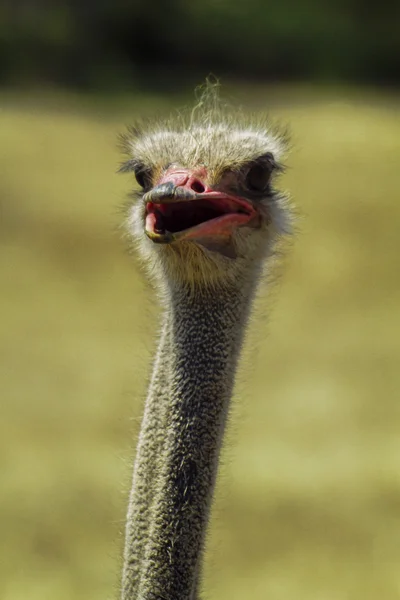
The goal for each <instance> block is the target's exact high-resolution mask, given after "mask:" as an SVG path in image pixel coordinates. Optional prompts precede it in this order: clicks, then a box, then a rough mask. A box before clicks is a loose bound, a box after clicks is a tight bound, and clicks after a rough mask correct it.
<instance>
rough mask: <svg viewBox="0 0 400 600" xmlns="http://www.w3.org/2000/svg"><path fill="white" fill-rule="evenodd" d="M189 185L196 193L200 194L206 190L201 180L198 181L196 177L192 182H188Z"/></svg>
mask: <svg viewBox="0 0 400 600" xmlns="http://www.w3.org/2000/svg"><path fill="white" fill-rule="evenodd" d="M190 187H191V188H192V190H193V191H194V192H196V194H202V193H203V192H205V190H206V188H205V187H204V185H203V184H202V183H201V181H198V180H197V179H195V180H194V181H192V183H191V184H190Z"/></svg>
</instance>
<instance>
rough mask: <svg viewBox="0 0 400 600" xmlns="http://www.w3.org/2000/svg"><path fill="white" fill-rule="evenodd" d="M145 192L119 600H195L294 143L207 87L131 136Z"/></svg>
mask: <svg viewBox="0 0 400 600" xmlns="http://www.w3.org/2000/svg"><path fill="white" fill-rule="evenodd" d="M122 140H123V148H124V152H125V154H126V155H127V161H126V162H125V163H124V164H123V165H122V167H121V171H123V172H132V173H133V174H134V176H135V177H136V180H137V183H138V184H139V186H140V187H141V190H140V191H139V192H136V193H134V196H133V197H134V201H133V202H132V203H131V205H130V207H129V217H128V226H129V231H130V233H131V234H132V236H133V238H134V239H135V240H136V242H137V245H138V247H139V252H140V254H141V256H142V258H143V259H144V263H145V265H146V266H147V269H148V271H149V274H150V276H151V278H152V279H153V280H154V282H155V286H156V289H157V290H158V291H159V298H160V305H161V307H162V317H161V326H160V334H159V345H158V351H157V354H156V358H155V363H154V369H153V374H152V378H151V381H150V386H149V391H148V396H147V400H146V403H145V411H144V416H143V420H142V425H141V431H140V436H139V441H138V447H137V453H136V460H135V465H134V473H133V485H132V491H131V495H130V499H129V508H128V515H127V524H126V539H125V550H124V565H123V573H122V584H121V598H122V600H196V599H197V598H198V595H199V589H198V588H199V579H200V576H201V557H202V552H203V546H204V539H205V531H206V526H207V522H208V518H209V512H210V505H211V500H212V495H213V488H214V483H215V479H216V472H217V466H218V457H219V453H220V448H221V441H222V437H223V433H224V427H225V423H226V418H227V413H228V410H229V403H230V398H231V395H232V389H233V385H234V378H235V371H236V368H237V362H238V358H239V354H240V349H241V345H242V342H243V337H244V333H245V329H246V326H247V322H248V317H249V313H250V309H251V305H252V301H253V297H254V295H255V292H256V288H257V284H258V281H259V280H260V278H261V275H262V273H263V271H264V272H265V271H266V270H267V271H268V270H269V269H268V268H269V266H270V263H271V262H272V261H273V257H274V250H275V249H276V248H277V245H278V243H279V240H280V238H281V237H282V234H285V233H287V232H288V231H289V229H290V210H289V204H288V199H287V198H286V197H285V196H284V195H283V194H281V193H279V192H277V191H276V189H275V188H274V187H273V181H274V178H275V176H276V175H277V174H278V173H279V172H280V171H281V170H282V165H281V162H280V161H281V157H282V153H283V151H284V149H285V145H286V144H285V140H284V138H283V137H282V136H281V135H280V134H279V132H278V131H277V130H276V129H273V128H271V126H270V125H269V124H268V122H267V121H266V120H265V119H264V118H257V117H245V116H244V115H242V114H241V112H240V111H234V110H232V109H227V108H226V107H224V106H223V105H222V104H221V102H220V101H219V98H218V92H217V91H216V90H215V88H213V87H208V89H206V91H205V92H204V94H203V97H202V98H201V99H200V102H199V103H198V105H197V106H196V107H195V109H193V111H192V112H191V113H189V114H188V115H185V114H180V115H179V116H178V117H177V118H175V119H170V120H168V121H165V122H164V123H158V124H155V125H152V124H150V125H149V124H147V125H145V126H143V125H141V126H138V127H136V128H132V129H130V130H129V131H128V133H127V134H125V135H124V136H122Z"/></svg>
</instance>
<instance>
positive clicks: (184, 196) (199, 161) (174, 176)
mask: <svg viewBox="0 0 400 600" xmlns="http://www.w3.org/2000/svg"><path fill="white" fill-rule="evenodd" d="M206 94H208V95H209V96H210V93H209V91H208V92H206ZM211 96H213V97H212V99H211V100H210V97H208V98H206V99H204V97H203V98H202V100H201V102H200V104H199V105H198V106H197V107H195V109H194V110H193V111H192V112H191V113H190V114H189V115H188V116H185V115H184V114H183V115H182V114H181V115H180V116H179V117H178V118H176V119H171V120H168V121H165V122H163V123H159V124H157V125H151V126H147V127H146V126H139V127H135V128H131V129H130V130H129V131H128V133H127V134H126V135H124V136H123V138H122V139H123V149H124V152H125V154H126V155H127V156H128V160H127V161H126V162H125V163H124V164H123V165H122V167H121V171H125V172H126V171H132V172H133V173H134V175H135V177H136V181H137V183H138V184H139V186H140V188H141V189H140V191H138V192H134V194H133V198H134V202H133V205H131V206H130V207H129V219H128V222H129V229H130V232H131V233H132V234H133V236H134V238H135V239H136V241H137V242H139V247H140V251H141V254H142V256H143V257H144V258H145V259H146V262H147V264H148V266H150V267H151V268H152V269H155V271H156V275H158V276H161V277H163V276H164V277H165V275H166V276H167V279H168V281H169V282H171V281H175V282H179V283H181V284H182V283H183V284H187V285H188V286H191V287H192V286H195V287H196V288H198V287H199V286H200V287H201V286H210V285H211V286H216V285H218V284H220V283H222V284H224V283H229V282H232V283H236V284H237V279H238V277H239V278H240V275H241V274H242V273H243V272H244V271H245V270H246V268H248V267H249V265H254V264H261V263H262V259H263V258H264V257H265V256H266V254H267V253H268V252H269V251H270V249H271V247H272V246H273V244H274V241H275V240H276V238H277V235H279V234H280V233H284V232H286V231H287V230H288V227H289V222H288V214H290V213H288V211H287V199H286V197H285V196H284V195H283V194H281V193H279V192H278V191H277V190H276V189H275V187H274V180H275V177H276V175H277V174H278V173H279V172H280V171H282V168H283V167H282V164H281V158H282V155H283V152H284V150H285V147H286V143H285V139H284V137H283V136H282V135H281V134H280V133H279V132H278V131H277V129H276V128H272V127H271V126H270V125H269V124H268V122H267V121H266V120H265V119H264V118H262V117H254V116H248V117H246V116H245V115H243V114H242V113H241V112H239V111H232V110H229V109H227V108H226V107H222V106H221V105H220V104H219V101H218V98H217V99H216V98H215V93H212V94H211ZM210 105H212V106H211V107H210Z"/></svg>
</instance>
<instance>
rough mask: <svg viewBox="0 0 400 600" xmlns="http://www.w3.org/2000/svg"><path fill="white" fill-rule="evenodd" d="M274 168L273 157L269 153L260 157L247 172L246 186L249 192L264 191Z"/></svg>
mask: <svg viewBox="0 0 400 600" xmlns="http://www.w3.org/2000/svg"><path fill="white" fill-rule="evenodd" d="M276 167H277V165H276V163H275V161H274V157H273V155H272V154H271V153H270V152H269V153H268V154H265V156H262V157H260V158H259V159H258V160H257V162H256V163H254V164H253V165H252V166H251V167H250V169H249V170H248V172H247V175H246V185H247V187H248V188H249V190H252V191H254V192H263V191H264V190H266V188H267V187H268V184H269V181H270V179H271V173H272V171H273V169H274V168H276Z"/></svg>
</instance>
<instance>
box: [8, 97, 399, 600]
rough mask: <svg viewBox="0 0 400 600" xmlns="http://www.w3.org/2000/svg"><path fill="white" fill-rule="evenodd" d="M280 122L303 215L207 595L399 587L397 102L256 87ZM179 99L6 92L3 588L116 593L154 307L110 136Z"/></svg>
mask: <svg viewBox="0 0 400 600" xmlns="http://www.w3.org/2000/svg"><path fill="white" fill-rule="evenodd" d="M237 95H238V97H239V99H240V100H241V101H244V102H245V103H246V104H247V105H248V106H251V105H254V106H255V107H256V108H258V107H262V106H266V105H269V106H270V107H271V112H272V114H273V115H276V117H278V118H279V119H281V120H282V121H283V122H285V123H289V124H290V127H291V130H292V133H293V141H294V150H293V152H292V154H291V156H290V157H289V159H288V163H289V165H290V168H289V169H288V172H287V173H286V175H285V176H284V177H283V179H282V185H283V187H284V188H286V189H289V190H290V191H291V193H292V194H293V196H294V198H295V200H296V203H297V205H298V206H299V208H300V211H301V214H302V217H301V219H300V222H299V230H300V232H299V235H298V236H297V239H296V240H295V243H294V246H293V249H292V250H291V251H290V253H289V254H288V258H287V260H286V263H285V266H284V269H283V270H282V275H281V277H280V278H279V281H278V283H277V285H276V289H275V292H274V294H273V302H272V311H271V315H270V317H269V318H268V320H267V319H266V318H265V316H263V315H265V314H266V311H267V308H266V306H265V300H261V305H262V306H261V308H259V310H258V311H257V312H256V314H255V318H254V321H253V322H254V326H253V328H252V333H251V335H250V342H249V343H248V346H247V348H246V357H245V360H244V361H243V365H242V368H241V372H240V376H239V382H238V389H237V394H236V399H235V402H234V406H233V410H232V418H231V425H230V429H229V433H228V443H227V444H226V447H225V449H224V453H223V465H222V469H221V476H220V478H219V482H218V488H217V497H216V503H215V507H214V511H213V519H212V524H211V529H210V535H209V539H208V551H207V560H206V572H205V579H204V588H205V597H206V598H207V599H209V600H228V599H229V600H244V599H247V598H251V599H252V600H264V599H266V598H268V600H350V599H351V600H377V599H383V600H395V599H398V598H400V570H399V563H400V403H399V391H398V390H399V389H400V368H399V357H400V309H399V305H400V285H399V273H400V271H399V259H400V235H399V226H400V202H399V192H400V177H399V164H400V119H399V112H398V110H397V109H396V104H397V106H398V98H397V99H396V98H393V97H392V98H387V97H384V96H379V95H378V94H376V93H375V94H373V95H372V94H370V95H368V94H366V93H364V92H363V91H360V92H358V93H354V94H349V93H348V94H345V93H343V94H342V95H340V94H338V93H334V92H329V91H328V92H325V93H320V94H317V93H316V92H315V93H312V92H310V91H308V92H307V91H301V90H297V91H296V90H271V91H270V92H268V91H267V90H261V89H252V90H250V89H245V90H241V91H238V92H237ZM174 103H175V99H173V98H169V99H168V100H167V99H163V98H153V97H152V98H150V97H139V98H133V99H131V98H124V99H119V100H112V99H108V100H104V99H103V100H99V99H96V98H80V97H78V96H74V97H72V96H69V95H62V94H58V95H57V94H52V95H48V96H45V97H40V98H39V97H34V96H33V97H27V96H26V95H24V96H22V95H20V96H15V95H12V94H3V95H2V96H0V106H1V111H0V130H1V135H2V144H1V150H0V170H1V179H0V215H1V218H0V234H1V236H0V244H1V253H0V265H1V267H0V269H1V271H0V276H1V297H0V314H1V318H0V332H1V334H0V356H1V361H0V378H1V420H0V448H1V451H0V464H1V493H0V531H1V534H0V539H1V542H0V597H1V598H2V600H27V599H28V598H29V600H47V599H48V600H95V599H96V600H99V599H101V598H104V599H108V600H111V599H114V598H116V597H117V593H116V589H117V585H118V578H119V570H120V554H121V548H122V530H123V523H124V516H125V507H126V500H127V498H126V495H127V491H128V489H129V484H130V463H131V459H132V456H133V453H134V444H135V440H136V435H137V431H138V427H139V422H140V414H141V410H142V398H143V394H144V391H145V386H146V373H147V372H148V367H149V360H150V357H151V353H152V351H153V348H152V346H151V341H149V340H151V339H152V338H153V333H155V332H154V331H153V328H154V323H155V322H156V319H157V306H156V305H155V300H154V296H153V294H152V292H151V290H150V289H148V288H147V286H146V284H145V283H144V282H143V279H142V276H141V274H140V273H139V270H138V268H137V265H136V264H135V262H134V260H132V258H131V257H129V256H128V253H127V252H126V249H125V246H124V242H123V241H122V240H121V232H120V230H119V227H120V223H121V220H122V215H121V213H120V210H119V207H120V206H121V204H122V203H123V202H124V200H125V196H126V193H127V192H128V190H129V186H130V179H129V177H122V176H116V175H115V170H116V167H117V164H118V161H119V156H118V153H117V150H116V143H115V141H116V134H117V132H118V131H121V130H122V129H123V126H124V123H129V122H130V121H133V120H134V119H135V118H136V117H137V116H138V115H139V114H143V113H146V114H152V113H154V112H156V111H157V110H165V108H166V106H167V105H171V104H174Z"/></svg>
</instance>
